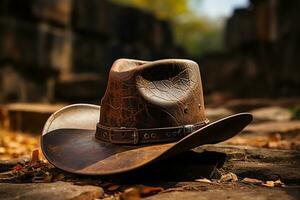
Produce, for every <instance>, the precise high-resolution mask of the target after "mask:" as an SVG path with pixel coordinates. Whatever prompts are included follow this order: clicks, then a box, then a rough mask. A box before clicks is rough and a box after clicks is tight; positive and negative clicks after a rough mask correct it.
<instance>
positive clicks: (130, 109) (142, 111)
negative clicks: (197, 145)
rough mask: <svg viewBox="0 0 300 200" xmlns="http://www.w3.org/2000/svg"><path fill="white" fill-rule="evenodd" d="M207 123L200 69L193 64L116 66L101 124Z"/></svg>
mask: <svg viewBox="0 0 300 200" xmlns="http://www.w3.org/2000/svg"><path fill="white" fill-rule="evenodd" d="M205 120H206V117H205V114H204V100H203V91H202V83H201V77H200V71H199V66H198V65H197V63H195V62H193V61H190V60H181V59H166V60H159V61H153V62H147V61H139V60H130V59H119V60H117V61H115V62H114V64H113V66H112V68H111V70H110V74H109V81H108V86H107V90H106V93H105V95H104V97H103V98H102V101H101V116H100V124H101V125H103V126H108V127H128V128H130V127H134V128H160V127H173V126H180V125H186V124H194V123H198V122H203V121H205Z"/></svg>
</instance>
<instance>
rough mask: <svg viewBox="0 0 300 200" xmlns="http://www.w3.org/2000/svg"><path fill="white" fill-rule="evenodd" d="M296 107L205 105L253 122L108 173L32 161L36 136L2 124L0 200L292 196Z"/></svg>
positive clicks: (215, 114) (299, 191)
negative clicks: (228, 135)
mask: <svg viewBox="0 0 300 200" xmlns="http://www.w3.org/2000/svg"><path fill="white" fill-rule="evenodd" d="M299 105H300V101H299V99H283V100H282V99H281V100H266V99H264V100H260V99H250V100H233V101H229V102H228V103H226V104H222V105H221V106H220V105H218V104H209V106H207V110H206V111H207V115H208V117H209V119H211V120H215V119H218V118H221V117H223V116H227V115H229V114H231V113H235V112H242V111H250V112H251V113H252V114H253V115H254V122H253V123H252V124H251V125H250V126H248V127H247V128H246V129H245V130H244V131H243V132H242V133H241V134H239V135H238V136H236V137H234V138H232V139H230V140H228V141H226V142H225V143H221V144H217V145H205V146H201V147H198V148H196V149H193V150H192V151H189V152H185V153H183V154H181V155H178V156H176V157H173V158H169V159H167V160H164V161H161V162H158V163H154V164H153V165H150V166H148V167H145V168H142V169H140V170H136V171H134V172H130V173H127V174H123V175H119V176H111V177H89V176H76V175H73V174H69V173H66V172H63V171H61V170H58V169H56V168H54V167H53V166H51V165H50V164H48V163H47V162H45V161H44V159H43V157H42V155H40V159H38V155H39V154H41V153H39V152H40V151H39V152H38V151H35V150H34V149H37V148H38V146H39V144H38V138H39V137H38V135H37V134H26V133H24V131H22V132H18V131H15V127H9V126H8V125H7V124H6V125H5V124H2V127H4V128H2V129H0V131H1V133H0V135H1V137H0V144H1V146H0V160H1V161H0V199H43V200H47V199H62V200H63V199H107V200H108V199H123V200H132V199H140V198H144V199H201V200H202V199H239V200H244V199H254V198H255V199H272V200H275V199H280V200H281V199H299V198H300V167H299V166H300V151H299V150H300V118H299V116H300V107H299ZM4 107H5V106H4ZM21 110H22V111H20V112H24V109H21ZM25 110H26V109H25ZM14 112H16V111H15V110H14ZM35 112H36V111H35ZM30 113H31V115H32V112H30ZM50 113H51V111H49V114H50ZM38 114H39V113H38V112H37V113H35V114H34V115H33V116H36V117H38ZM23 115H24V113H23V114H22V115H19V116H23ZM42 115H43V116H44V115H45V112H43V114H42ZM1 116H2V119H4V118H5V119H6V120H5V121H6V122H7V118H13V117H8V116H7V114H5V112H3V109H2V114H1V111H0V118H1ZM11 116H16V115H15V114H14V115H11ZM17 116H18V114H17ZM25 116H26V114H25ZM19 118H20V117H19ZM9 120H10V119H8V121H9ZM18 120H20V121H21V122H22V123H14V124H18V129H20V130H22V124H25V125H26V127H28V126H27V125H28V123H26V120H25V119H24V120H25V121H22V119H18ZM2 121H3V120H2ZM20 126H21V127H20ZM38 128H39V127H35V130H38ZM11 130H14V131H11ZM37 132H38V131H37ZM31 154H32V155H31Z"/></svg>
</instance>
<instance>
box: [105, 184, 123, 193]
mask: <svg viewBox="0 0 300 200" xmlns="http://www.w3.org/2000/svg"><path fill="white" fill-rule="evenodd" d="M119 188H120V186H119V185H112V186H110V187H109V188H108V189H107V190H108V191H111V192H112V191H116V190H118V189H119Z"/></svg>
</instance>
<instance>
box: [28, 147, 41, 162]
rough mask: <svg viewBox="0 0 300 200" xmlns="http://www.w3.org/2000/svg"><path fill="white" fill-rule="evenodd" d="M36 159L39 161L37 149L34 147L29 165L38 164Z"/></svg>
mask: <svg viewBox="0 0 300 200" xmlns="http://www.w3.org/2000/svg"><path fill="white" fill-rule="evenodd" d="M38 161H39V150H38V149H36V150H34V151H33V152H32V156H31V161H30V165H31V166H34V165H36V164H38Z"/></svg>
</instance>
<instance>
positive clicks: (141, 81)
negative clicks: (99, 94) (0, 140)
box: [41, 59, 252, 175]
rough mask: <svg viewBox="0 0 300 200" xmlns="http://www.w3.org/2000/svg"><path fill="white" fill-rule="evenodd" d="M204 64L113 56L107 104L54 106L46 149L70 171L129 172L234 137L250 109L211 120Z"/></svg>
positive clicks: (52, 160) (46, 131)
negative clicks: (205, 97)
mask: <svg viewBox="0 0 300 200" xmlns="http://www.w3.org/2000/svg"><path fill="white" fill-rule="evenodd" d="M204 111H205V110H204V100H203V91H202V84H201V78H200V71H199V66H198V65H197V63H195V62H193V61H190V60H181V59H166V60H158V61H153V62H146V61H140V60H130V59H119V60H117V61H115V62H114V64H113V66H112V68H111V70H110V73H109V80H108V86H107V89H106V92H105V95H104V97H103V98H102V100H101V106H96V105H89V104H74V105H70V106H67V107H65V108H62V109H61V110H59V111H57V112H55V113H54V114H53V115H52V116H51V117H50V118H49V119H48V121H47V122H46V124H45V126H44V130H43V136H42V138H41V146H42V150H43V153H44V155H45V157H46V158H47V159H48V161H49V162H50V163H52V164H53V165H54V166H56V167H58V168H60V169H63V170H65V171H68V172H72V173H77V174H87V175H109V174H117V173H121V172H127V171H130V170H133V169H136V168H140V167H142V166H145V165H146V164H149V163H152V162H154V161H157V160H161V159H164V158H166V157H169V156H172V155H175V154H178V153H180V152H183V151H186V150H189V149H192V148H195V147H197V146H200V145H204V144H212V143H217V142H222V141H224V140H227V139H229V138H231V137H233V136H234V135H236V134H237V133H239V132H240V131H241V130H242V129H243V128H244V127H245V126H247V125H248V124H249V123H250V122H251V121H252V116H251V114H249V113H240V114H235V115H232V116H229V117H226V118H223V119H221V120H218V121H215V122H211V123H210V122H209V121H208V119H207V118H206V117H205V112H204Z"/></svg>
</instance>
